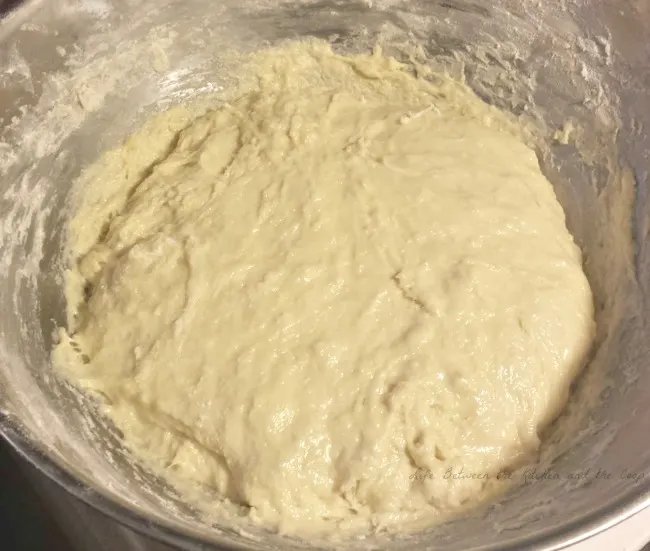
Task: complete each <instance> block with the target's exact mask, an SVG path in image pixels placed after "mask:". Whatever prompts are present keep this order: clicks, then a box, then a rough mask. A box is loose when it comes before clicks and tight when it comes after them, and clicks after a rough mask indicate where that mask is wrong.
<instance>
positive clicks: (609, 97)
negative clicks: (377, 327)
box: [0, 0, 650, 551]
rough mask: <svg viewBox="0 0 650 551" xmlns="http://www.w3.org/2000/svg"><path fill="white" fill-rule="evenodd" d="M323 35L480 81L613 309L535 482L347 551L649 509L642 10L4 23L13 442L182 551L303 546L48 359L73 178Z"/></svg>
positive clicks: (561, 525) (177, 4) (451, 540)
mask: <svg viewBox="0 0 650 551" xmlns="http://www.w3.org/2000/svg"><path fill="white" fill-rule="evenodd" d="M308 35H312V36H317V37H320V38H326V39H330V40H332V41H333V43H334V44H335V45H336V47H337V48H340V49H342V50H346V49H359V48H364V47H367V46H369V45H371V44H372V43H374V42H375V41H376V40H378V39H381V40H383V41H384V42H385V43H387V44H389V45H390V44H392V45H395V44H397V43H402V44H403V43H407V42H408V43H416V44H419V45H420V46H421V47H422V50H421V51H422V52H423V53H425V54H427V55H428V56H430V57H431V58H432V63H434V64H436V65H439V66H441V67H445V68H446V69H447V70H449V71H450V72H454V73H455V74H456V75H457V76H459V77H462V78H465V79H466V80H467V81H468V83H469V84H470V85H471V86H472V87H473V88H474V89H475V90H476V91H477V93H479V94H480V95H481V96H482V97H484V98H485V99H486V101H489V102H492V103H494V104H496V105H498V106H500V107H502V108H504V109H508V110H510V111H512V112H514V113H515V114H517V115H520V116H522V117H524V118H527V119H529V120H531V121H534V122H535V123H536V124H537V126H538V128H539V135H540V136H541V138H540V140H539V157H540V161H541V163H542V166H543V168H544V170H545V171H546V173H547V175H548V177H549V179H550V180H551V181H552V182H553V184H554V185H555V188H556V191H557V194H558V197H559V198H560V200H561V202H562V203H563V205H564V207H565V210H566V212H567V219H568V225H569V228H570V230H571V231H572V232H573V233H574V235H575V236H576V240H577V241H578V243H579V244H580V245H581V246H582V248H583V250H584V251H585V258H586V263H585V269H586V271H587V274H588V276H589V278H590V281H591V284H592V287H593V289H594V292H595V295H596V303H597V304H596V305H597V311H598V313H597V323H598V328H599V329H598V343H597V346H596V348H595V350H594V352H593V355H592V358H591V362H590V364H589V367H588V369H587V370H586V372H585V374H584V376H583V377H581V379H580V380H579V381H578V382H577V384H576V385H575V389H574V391H573V394H572V397H571V400H570V404H569V406H568V408H567V410H566V412H565V413H564V414H563V416H562V418H561V419H559V420H558V421H557V422H556V423H555V424H554V426H553V427H551V429H550V430H549V431H548V433H547V434H545V435H544V437H545V440H544V441H545V445H544V449H543V453H542V456H541V458H540V461H539V464H538V465H537V469H538V470H537V472H536V476H531V473H530V471H519V472H517V473H514V477H513V484H512V487H511V488H510V489H509V490H507V491H506V492H505V493H504V494H502V495H501V496H500V497H499V498H498V499H497V500H496V501H493V502H490V503H487V504H485V505H483V506H481V507H477V508H475V509H472V510H471V511H468V512H467V513H464V514H463V515H461V516H459V517H458V518H456V519H454V520H452V521H449V522H446V523H444V524H442V525H439V526H436V527H432V528H431V529H429V530H426V531H423V532H420V533H417V534H412V535H407V536H395V537H388V536H373V537H369V538H367V539H366V540H364V541H357V542H351V543H349V547H350V548H359V549H361V548H364V549H365V548H384V549H397V548H403V547H411V548H413V549H422V550H424V549H434V548H435V549H436V550H437V551H454V550H463V551H469V550H475V551H476V550H479V549H480V550H483V551H487V550H495V551H496V550H499V551H505V550H509V549H545V550H550V549H559V548H561V547H563V546H566V545H569V544H571V543H574V542H577V541H578V540H581V539H583V538H586V537H589V536H590V535H593V534H595V533H597V532H598V531H599V530H602V529H604V528H606V527H608V526H611V525H613V524H615V523H616V522H618V521H620V520H622V519H624V518H625V517H627V516H629V515H631V514H632V513H634V512H635V511H637V510H640V509H641V508H643V507H645V506H646V505H647V504H648V503H649V502H650V445H649V442H650V409H649V408H647V407H646V404H647V400H648V397H650V371H649V370H648V364H649V363H650V357H649V355H648V352H649V348H650V338H648V337H649V335H650V332H649V331H648V327H647V325H648V321H649V315H650V304H649V303H648V296H649V295H648V290H649V285H650V250H649V248H648V245H649V244H650V240H649V238H648V234H649V232H650V225H649V223H648V222H649V221H648V217H647V213H648V212H650V199H649V197H648V191H649V190H648V186H649V184H650V181H649V177H650V176H649V174H650V156H649V153H648V152H649V151H650V134H649V133H648V128H650V2H648V1H647V0H591V1H587V0H554V1H550V0H528V1H524V0H492V1H490V2H487V1H484V2H482V1H480V0H372V1H371V0H366V1H356V0H345V1H344V0H338V1H337V0H318V1H313V0H303V1H295V0H287V1H278V0H222V1H221V2H219V3H213V2H210V1H209V0H159V1H155V0H50V1H38V0H34V1H32V2H28V3H26V4H24V5H23V6H22V7H20V8H19V9H18V10H16V11H15V12H13V13H12V14H11V15H10V16H8V17H6V18H5V19H4V20H3V21H2V23H1V24H0V42H1V44H2V45H1V47H0V68H1V69H2V71H1V72H0V83H1V84H2V86H1V87H0V120H2V130H1V131H2V142H1V143H0V168H1V174H2V179H1V180H0V190H1V192H2V200H1V202H0V213H1V217H2V226H1V229H0V239H1V243H2V248H1V251H0V304H1V305H2V315H1V316H0V430H1V432H2V433H3V435H4V437H5V438H6V439H7V440H8V441H9V442H10V443H11V444H12V445H13V446H14V447H15V448H16V449H17V450H18V451H19V452H20V453H21V454H22V455H23V457H25V458H26V459H27V460H28V461H30V462H31V463H33V464H34V465H35V466H36V467H38V468H39V469H40V470H41V471H42V472H44V473H45V474H46V475H48V476H49V477H50V478H52V479H53V480H55V481H56V482H58V483H59V484H60V485H62V486H63V487H65V488H66V489H67V490H68V491H69V492H70V493H72V494H74V495H75V496H77V497H78V498H80V499H82V500H84V501H85V502H87V503H89V504H90V505H92V506H94V507H96V508H97V509H99V510H100V511H102V512H104V513H106V514H107V515H110V516H111V517H114V518H115V519H117V520H118V521H120V522H122V523H124V524H126V525H128V526H130V527H132V528H135V529H137V530H139V531H141V532H144V533H147V534H149V535H151V536H153V537H155V538H157V539H160V540H164V541H166V542H168V543H171V544H174V545H178V546H180V547H183V548H187V549H199V548H201V549H205V548H206V547H205V546H210V545H214V546H215V547H220V548H247V549H271V548H273V547H275V548H283V549H304V548H308V547H310V545H309V544H308V543H305V542H299V541H297V540H293V539H288V538H283V537H281V536H279V535H275V534H271V533H268V532H266V531H264V530H263V529H261V528H255V527H251V526H248V525H247V524H246V523H245V521H244V520H242V521H241V522H239V521H225V520H223V521H222V522H216V521H215V520H214V519H210V518H206V517H205V516H203V515H201V514H200V513H199V512H198V511H196V510H194V509H193V508H192V507H191V506H190V505H189V504H187V503H184V502H183V500H182V499H180V498H179V497H178V496H177V495H176V494H175V493H174V491H173V489H171V488H169V487H168V486H167V485H166V484H164V482H163V481H161V480H159V479H158V478H156V476H154V475H153V474H151V473H149V472H148V471H147V470H146V469H144V468H142V467H141V466H140V465H139V464H138V463H137V462H136V461H134V460H133V458H132V457H131V456H130V455H129V453H128V452H127V451H126V450H125V449H124V448H123V447H122V445H121V443H120V439H119V435H118V434H117V433H116V430H115V429H114V428H113V427H112V426H111V425H110V424H109V423H107V422H106V421H105V420H104V419H102V417H101V416H99V415H98V414H97V412H96V410H95V407H94V405H93V403H92V402H91V401H90V400H88V399H87V398H86V397H84V396H82V395H80V394H79V393H77V392H75V391H74V390H73V389H72V388H71V387H70V386H69V385H68V384H66V383H65V382H64V381H61V380H60V379H59V378H57V377H56V376H55V375H54V374H53V373H52V370H51V367H50V363H49V359H48V358H49V351H50V349H51V347H52V334H53V330H54V328H55V326H56V325H59V324H63V323H65V315H64V314H65V304H64V300H63V295H62V277H61V274H62V269H63V266H64V263H65V259H64V257H63V253H62V247H61V245H62V239H63V228H64V223H65V220H66V217H67V216H68V215H69V193H70V188H71V183H72V181H73V180H74V179H75V177H76V176H77V175H78V174H79V172H80V170H81V169H82V167H83V166H85V165H87V164H88V163H90V162H92V161H93V160H94V159H95V158H97V156H98V154H99V153H100V152H101V151H103V150H105V149H106V148H108V147H111V146H113V145H116V144H117V143H119V141H120V140H121V139H123V138H124V137H125V136H126V135H127V134H128V133H129V132H130V131H132V130H134V129H135V128H136V127H137V125H138V124H139V123H140V122H141V121H143V120H144V118H145V117H146V116H147V114H149V113H151V112H152V111H156V110H160V109H162V108H165V107H167V106H170V105H173V104H175V103H178V102H180V101H183V100H186V99H191V98H196V97H200V96H202V95H205V94H212V93H217V94H218V91H219V89H220V87H222V86H223V85H225V83H226V82H227V80H228V77H229V75H230V74H231V69H232V68H233V67H234V63H235V61H234V60H235V59H236V56H233V55H231V53H232V51H239V52H245V51H249V50H251V49H254V48H258V47H262V46H265V45H268V44H274V43H277V42H279V41H281V40H283V39H287V38H298V37H302V36H308ZM394 51H395V52H400V51H403V48H402V49H399V48H394ZM572 128H575V130H574V131H573V133H572V132H570V131H571V129H572ZM558 131H559V132H558ZM569 134H573V137H574V138H575V139H573V138H572V136H570V135H569ZM567 137H568V138H569V139H565V138H567ZM632 243H633V246H632ZM544 469H547V470H546V473H547V474H543V471H544ZM586 469H589V472H586V471H585V470H586ZM526 472H528V474H526ZM549 473H550V474H549ZM581 475H582V476H581ZM641 475H645V476H641ZM316 546H317V545H316V544H314V543H313V542H312V544H311V547H312V548H314V547H316ZM339 547H340V546H339Z"/></svg>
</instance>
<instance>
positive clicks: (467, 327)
mask: <svg viewBox="0 0 650 551" xmlns="http://www.w3.org/2000/svg"><path fill="white" fill-rule="evenodd" d="M248 71H249V73H248V75H249V76H250V77H251V78H248V79H245V80H246V83H247V84H246V86H247V88H246V87H245V88H243V89H242V90H244V91H243V92H241V93H240V94H239V95H237V94H234V95H233V96H232V98H231V99H230V100H229V101H228V102H227V103H225V104H223V105H221V106H218V107H216V108H214V110H211V111H208V112H207V113H206V114H203V115H201V116H199V117H198V118H196V119H195V120H192V116H191V114H190V112H189V111H184V110H179V111H176V112H173V113H172V114H169V115H167V116H163V117H161V118H158V119H156V121H157V122H154V123H150V125H149V126H148V127H147V129H146V131H143V132H141V133H140V134H139V135H136V137H134V138H132V139H131V140H130V141H128V142H127V143H126V144H125V145H124V146H123V147H122V148H121V149H118V150H117V151H114V152H112V153H110V154H108V156H107V157H106V158H105V159H104V161H103V163H104V164H103V165H100V166H101V169H100V170H95V172H94V173H93V174H94V176H93V178H90V179H87V180H88V181H87V182H86V185H87V186H89V187H88V188H87V189H86V190H85V191H84V194H85V199H84V200H83V201H82V203H81V204H80V206H79V209H78V212H77V215H76V216H75V217H74V219H73V220H72V222H71V226H70V246H71V250H72V253H73V255H74V257H75V258H76V259H77V260H76V262H75V264H74V266H73V268H72V269H71V271H70V272H69V273H68V276H67V277H68V285H69V297H68V299H69V303H70V310H71V312H76V313H77V315H76V318H75V320H71V322H70V323H71V327H70V328H69V333H70V335H68V333H66V332H62V342H61V344H60V345H59V347H58V348H57V349H56V350H55V354H54V356H55V358H54V359H55V363H56V365H57V366H58V367H59V368H60V369H61V370H63V371H64V373H65V374H66V375H68V376H69V377H70V378H71V379H72V380H73V381H75V382H77V383H78V384H79V385H80V386H81V387H83V388H86V389H90V390H94V391H98V392H100V393H101V394H102V395H103V396H105V397H106V399H107V411H108V412H109V414H110V415H111V417H112V418H113V420H114V421H115V422H116V424H117V425H118V427H119V428H120V429H121V430H122V431H123V433H124V438H125V439H126V441H127V443H128V444H129V445H131V446H132V447H133V449H135V450H136V452H138V453H140V454H141V455H142V456H143V457H146V458H148V459H149V460H152V459H153V460H155V461H158V463H159V465H162V466H163V467H164V468H165V469H166V472H167V473H168V475H169V477H170V478H171V480H183V479H191V480H194V481H197V482H199V483H201V484H205V485H207V486H211V487H214V488H216V489H217V490H218V492H219V493H220V494H221V495H223V496H226V497H228V498H229V499H231V500H232V501H234V502H236V503H241V504H245V505H249V506H250V507H251V516H252V517H253V518H254V519H257V520H259V521H261V522H264V523H268V524H270V525H275V526H278V527H280V528H281V529H283V530H287V531H289V532H296V533H305V532H309V531H310V530H328V529H334V528H336V527H337V524H339V523H343V524H345V523H346V522H349V524H354V525H356V526H357V527H359V526H362V527H363V526H366V527H370V526H377V525H382V526H388V527H391V526H403V525H404V523H408V522H409V521H411V520H415V519H423V518H424V519H431V520H435V518H436V517H437V516H438V515H440V514H442V513H447V512H449V511H453V510H455V509H457V508H458V507H459V506H461V505H463V504H466V503H468V502H469V503H471V502H474V501H475V500H478V499H479V498H480V497H481V492H482V491H483V490H484V486H485V480H484V479H483V477H481V476H476V477H473V478H461V477H458V478H457V479H453V478H452V479H449V477H446V476H445V473H446V472H458V471H460V470H461V469H462V470H463V472H465V473H475V474H479V475H480V474H481V473H485V474H491V475H495V474H496V473H497V472H498V471H499V470H501V469H502V468H505V467H508V466H512V465H514V464H517V463H519V462H521V461H525V460H526V459H528V458H530V457H531V455H532V454H534V453H535V452H536V450H537V448H538V446H539V439H538V434H539V432H540V429H542V428H543V427H544V426H546V425H547V424H548V423H549V422H550V421H551V420H553V419H554V418H555V417H556V416H557V414H558V413H559V411H560V409H561V408H562V407H563V405H564V403H565V401H566V399H567V395H568V392H569V386H570V383H571V382H572V380H573V379H574V377H575V376H576V374H577V373H578V371H579V370H580V368H581V367H582V365H583V363H584V360H585V355H586V354H587V352H588V349H589V346H590V343H591V339H592V335H593V329H594V327H593V311H592V297H591V293H590V289H589V285H588V282H587V280H586V278H585V276H584V274H583V271H582V268H581V255H580V251H579V249H578V247H577V246H576V245H575V244H574V243H573V240H572V238H571V236H570V235H569V233H568V231H567V229H566V227H565V222H564V214H563V211H562V209H561V207H560V205H559V204H558V202H557V200H556V198H555V196H554V193H553V190H552V187H551V185H550V184H549V182H548V181H547V180H546V179H545V177H544V176H543V175H542V174H541V172H540V169H539V166H538V162H537V159H536V156H535V154H534V152H533V151H532V150H531V149H529V148H528V147H527V146H526V145H524V143H523V141H522V140H521V139H520V138H519V137H518V136H517V134H516V132H515V131H514V130H513V128H514V126H513V125H511V124H510V123H508V122H507V119H506V117H505V116H501V115H499V113H497V112H496V111H495V110H494V109H492V108H489V107H488V106H487V105H485V104H483V103H482V102H480V101H479V100H478V99H477V98H476V97H475V96H473V95H472V94H471V93H470V92H469V91H468V90H467V89H466V88H465V87H464V86H462V85H459V84H454V83H453V82H451V81H449V80H447V79H445V78H441V79H439V81H438V83H437V84H431V83H429V82H427V81H425V80H420V79H416V78H415V77H413V76H411V74H409V72H408V71H406V70H405V69H404V67H402V66H400V65H399V64H397V63H396V62H395V61H392V60H390V59H387V58H384V57H382V56H381V55H380V54H376V55H373V56H357V57H354V58H348V57H341V56H338V55H335V54H333V53H332V52H331V50H330V49H329V48H328V47H327V46H324V45H322V44H318V43H311V44H299V45H295V44H294V45H289V46H286V47H284V48H282V49H280V50H277V51H271V52H267V53H261V54H259V55H258V56H257V57H256V58H254V61H253V64H252V65H251V66H249V68H248ZM182 127H185V128H184V129H182V130H181V131H180V132H177V130H179V129H180V128H182ZM102 226H103V227H102ZM84 282H88V283H89V286H88V288H87V289H86V292H87V295H88V296H89V298H88V300H87V301H86V302H84V301H83V300H81V299H80V293H79V292H78V291H79V289H80V286H81V285H82V284H84ZM73 348H76V349H77V351H78V352H79V353H78V354H77V352H75V351H74V350H73ZM82 355H83V359H84V360H85V361H81V360H80V359H79V358H80V357H82ZM450 468H451V469H452V471H449V469H450ZM418 469H422V470H421V471H418ZM418 472H419V473H420V474H421V475H423V476H414V475H415V474H416V473H418ZM353 521H354V522H353Z"/></svg>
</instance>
